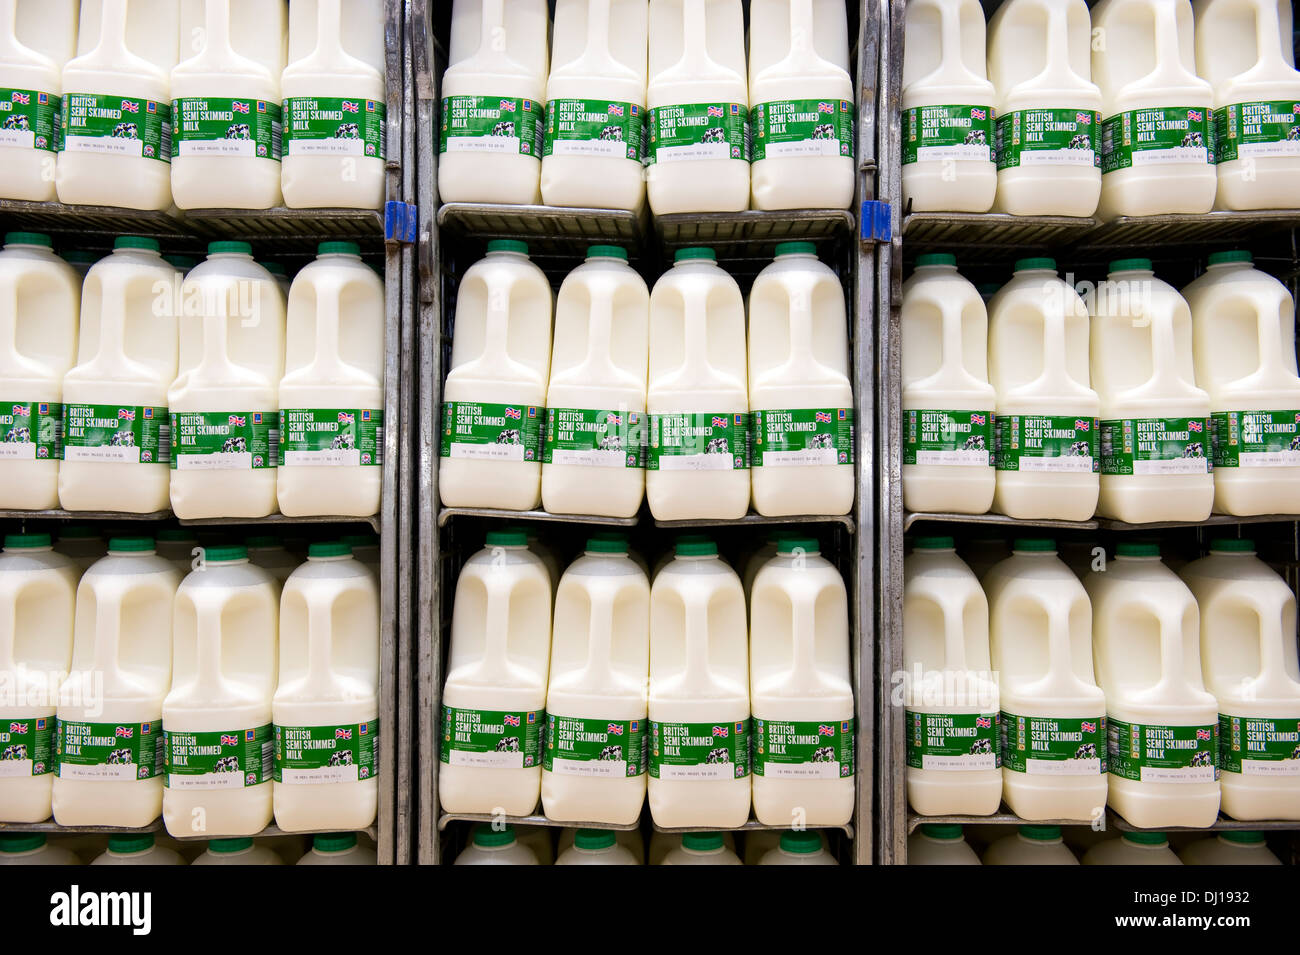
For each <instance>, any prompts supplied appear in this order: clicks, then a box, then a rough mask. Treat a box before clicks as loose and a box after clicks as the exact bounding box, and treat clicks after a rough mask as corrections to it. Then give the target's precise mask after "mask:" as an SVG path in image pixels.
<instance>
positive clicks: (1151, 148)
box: [1101, 106, 1213, 175]
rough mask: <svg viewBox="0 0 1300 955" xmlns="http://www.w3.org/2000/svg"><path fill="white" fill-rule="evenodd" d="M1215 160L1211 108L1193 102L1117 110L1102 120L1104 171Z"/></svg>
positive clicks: (1102, 161)
mask: <svg viewBox="0 0 1300 955" xmlns="http://www.w3.org/2000/svg"><path fill="white" fill-rule="evenodd" d="M1212 161H1213V141H1212V138H1211V136H1210V111H1209V110H1208V109H1204V108H1200V107H1191V106H1170V107H1164V108H1156V109H1137V110H1129V111H1127V112H1123V113H1116V114H1115V115H1114V116H1111V117H1109V118H1108V119H1106V120H1105V121H1103V122H1102V124H1101V171H1102V174H1103V175H1104V174H1105V173H1108V172H1114V171H1115V170H1117V169H1129V168H1132V167H1137V166H1146V165H1149V164H1151V163H1181V164H1192V165H1204V164H1206V163H1209V162H1212Z"/></svg>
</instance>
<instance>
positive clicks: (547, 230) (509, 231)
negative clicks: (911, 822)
mask: <svg viewBox="0 0 1300 955" xmlns="http://www.w3.org/2000/svg"><path fill="white" fill-rule="evenodd" d="M438 228H439V229H441V230H444V231H445V232H446V233H448V235H449V236H451V235H456V234H460V235H472V236H475V237H477V238H481V239H525V240H526V241H527V242H528V250H529V253H530V254H540V255H575V254H576V255H581V254H582V253H583V252H585V251H586V246H587V245H590V244H593V243H608V244H614V245H623V246H626V247H627V249H628V254H629V256H632V257H635V256H637V255H639V254H640V251H641V248H642V245H643V244H644V236H645V233H646V226H645V214H644V213H642V214H637V213H634V212H628V211H627V210H624V209H577V208H574V209H567V208H561V207H558V206H529V205H497V204H493V203H483V202H449V203H446V204H445V205H443V206H441V207H440V208H439V209H438Z"/></svg>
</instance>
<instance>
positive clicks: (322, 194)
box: [0, 0, 386, 209]
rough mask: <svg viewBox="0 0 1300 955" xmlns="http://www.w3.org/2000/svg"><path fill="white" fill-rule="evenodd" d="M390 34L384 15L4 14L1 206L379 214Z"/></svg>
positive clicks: (305, 1) (320, 3) (22, 10)
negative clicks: (52, 203)
mask: <svg viewBox="0 0 1300 955" xmlns="http://www.w3.org/2000/svg"><path fill="white" fill-rule="evenodd" d="M78 19H79V20H80V22H79V23H78ZM384 20H385V17H384V0H346V2H344V0H291V2H290V3H288V4H286V3H285V2H283V0H82V3H81V6H80V17H79V18H78V14H77V10H76V8H75V7H73V6H71V5H70V4H69V3H68V2H67V0H57V2H40V3H37V2H31V0H0V29H3V31H4V32H3V35H0V113H3V114H4V117H5V118H4V122H3V129H2V130H0V169H3V170H4V171H5V175H4V176H3V177H0V182H2V183H3V184H2V185H0V197H3V198H7V199H29V200H37V201H43V200H52V199H54V198H55V197H56V195H57V197H58V199H59V201H60V202H65V203H72V204H78V205H100V206H120V207H125V208H129V209H167V208H168V207H169V206H171V205H172V204H173V203H174V204H175V205H176V206H177V207H179V208H181V209H198V208H239V209H266V208H270V207H272V206H280V205H287V206H290V207H294V208H320V207H349V208H362V209H375V208H379V207H380V206H381V205H382V204H383V198H384V157H385V104H386V99H385V80H384V77H385V56H386V51H385V49H384ZM74 42H75V45H76V51H75V52H76V55H75V56H72V53H73V44H74ZM286 61H287V64H288V65H286Z"/></svg>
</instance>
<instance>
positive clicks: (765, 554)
mask: <svg viewBox="0 0 1300 955" xmlns="http://www.w3.org/2000/svg"><path fill="white" fill-rule="evenodd" d="M798 536H799V534H798V533H797V532H796V531H792V530H773V531H769V532H768V534H767V539H766V540H765V541H764V543H763V544H762V546H760V547H756V548H754V550H753V551H752V552H751V553H750V555H749V559H748V560H747V561H745V565H744V567H743V568H742V573H741V575H740V582H741V583H742V584H743V585H744V587H745V606H746V607H748V606H749V595H750V593H751V591H753V589H754V578H755V577H757V576H758V572H759V571H760V570H762V569H763V565H764V564H766V563H767V562H768V561H769V560H771V559H772V558H773V557H775V556H776V549H777V545H779V544H780V543H781V541H783V540H784V539H785V538H787V537H798Z"/></svg>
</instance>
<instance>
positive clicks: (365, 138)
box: [284, 96, 385, 159]
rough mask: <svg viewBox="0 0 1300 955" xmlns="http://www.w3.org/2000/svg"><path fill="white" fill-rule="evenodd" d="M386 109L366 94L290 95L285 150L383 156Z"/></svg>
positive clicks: (286, 108) (286, 105)
mask: <svg viewBox="0 0 1300 955" xmlns="http://www.w3.org/2000/svg"><path fill="white" fill-rule="evenodd" d="M384 109H385V107H384V104H383V103H381V102H379V101H378V100H373V99H365V98H364V97H363V98H352V97H347V98H345V97H340V96H334V97H323V96H322V97H307V96H298V97H291V98H289V99H287V100H285V101H284V153H285V155H286V156H364V157H366V158H370V159H383V158H384V136H385V130H384Z"/></svg>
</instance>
